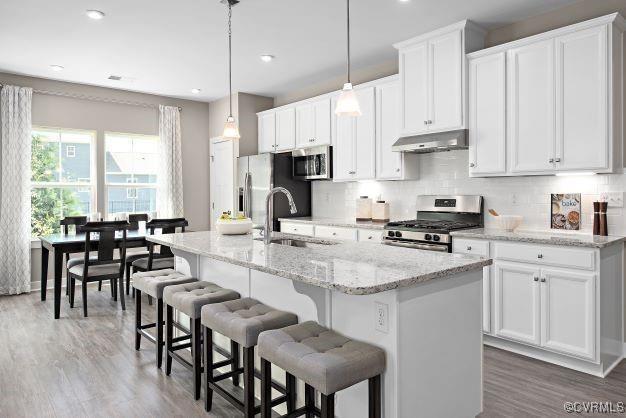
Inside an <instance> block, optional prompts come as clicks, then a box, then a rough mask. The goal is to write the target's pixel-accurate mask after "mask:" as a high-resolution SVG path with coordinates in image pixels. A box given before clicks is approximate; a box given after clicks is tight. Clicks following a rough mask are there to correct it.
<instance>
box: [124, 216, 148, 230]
mask: <svg viewBox="0 0 626 418" xmlns="http://www.w3.org/2000/svg"><path fill="white" fill-rule="evenodd" d="M139 222H146V223H147V222H148V214H147V213H131V214H129V215H128V223H129V224H130V227H129V228H128V230H129V231H137V230H138V229H139Z"/></svg>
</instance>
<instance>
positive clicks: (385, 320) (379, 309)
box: [374, 302, 389, 333]
mask: <svg viewBox="0 0 626 418" xmlns="http://www.w3.org/2000/svg"><path fill="white" fill-rule="evenodd" d="M375 306H376V311H375V317H374V321H375V322H376V323H375V326H376V330H377V331H380V332H384V333H388V332H389V305H387V304H386V303H382V302H376V303H375Z"/></svg>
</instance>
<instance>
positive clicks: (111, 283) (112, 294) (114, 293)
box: [109, 279, 117, 302]
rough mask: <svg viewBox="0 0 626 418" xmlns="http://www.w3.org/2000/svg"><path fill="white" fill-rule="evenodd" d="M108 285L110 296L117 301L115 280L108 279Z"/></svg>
mask: <svg viewBox="0 0 626 418" xmlns="http://www.w3.org/2000/svg"><path fill="white" fill-rule="evenodd" d="M109 285H110V286H111V297H112V298H113V300H114V301H115V302H117V280H115V279H111V280H109Z"/></svg>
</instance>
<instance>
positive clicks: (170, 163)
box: [157, 105, 184, 218]
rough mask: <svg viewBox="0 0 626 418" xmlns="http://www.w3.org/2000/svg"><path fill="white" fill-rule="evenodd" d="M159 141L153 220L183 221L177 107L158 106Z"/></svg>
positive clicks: (180, 153) (180, 152)
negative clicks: (155, 214)
mask: <svg viewBox="0 0 626 418" xmlns="http://www.w3.org/2000/svg"><path fill="white" fill-rule="evenodd" d="M159 139H160V141H159V172H158V176H157V177H158V179H157V181H158V187H157V216H158V217H159V218H178V217H183V216H184V211H183V163H182V150H181V135H180V110H179V109H178V108H177V107H173V106H163V105H160V106H159Z"/></svg>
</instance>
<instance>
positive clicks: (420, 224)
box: [387, 219, 479, 231]
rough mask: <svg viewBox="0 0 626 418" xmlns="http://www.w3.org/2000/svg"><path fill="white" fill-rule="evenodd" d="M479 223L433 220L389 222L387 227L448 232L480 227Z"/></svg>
mask: <svg viewBox="0 0 626 418" xmlns="http://www.w3.org/2000/svg"><path fill="white" fill-rule="evenodd" d="M478 226H479V224H478V223H472V222H462V221H449V220H432V219H414V220H410V221H400V222H389V223H388V224H387V227H402V228H413V229H425V230H434V229H437V230H448V231H452V230H455V229H466V228H475V227H478Z"/></svg>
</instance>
